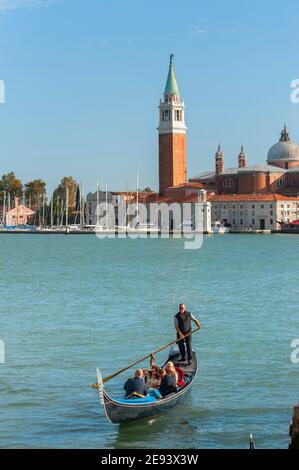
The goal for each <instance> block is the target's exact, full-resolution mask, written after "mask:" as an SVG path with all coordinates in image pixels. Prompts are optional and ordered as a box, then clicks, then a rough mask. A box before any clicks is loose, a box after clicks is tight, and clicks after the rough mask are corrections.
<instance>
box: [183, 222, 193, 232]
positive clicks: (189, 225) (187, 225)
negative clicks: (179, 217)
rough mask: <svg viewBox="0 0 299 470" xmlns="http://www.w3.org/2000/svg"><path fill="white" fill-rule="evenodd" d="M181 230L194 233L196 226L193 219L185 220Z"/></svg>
mask: <svg viewBox="0 0 299 470" xmlns="http://www.w3.org/2000/svg"><path fill="white" fill-rule="evenodd" d="M180 229H181V230H182V231H183V232H193V231H194V225H193V221H192V219H185V220H183V223H181V224H180Z"/></svg>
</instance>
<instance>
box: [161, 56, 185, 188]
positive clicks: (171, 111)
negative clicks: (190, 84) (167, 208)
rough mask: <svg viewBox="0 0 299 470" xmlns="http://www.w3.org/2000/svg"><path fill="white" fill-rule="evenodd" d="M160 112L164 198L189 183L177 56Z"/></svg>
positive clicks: (169, 73)
mask: <svg viewBox="0 0 299 470" xmlns="http://www.w3.org/2000/svg"><path fill="white" fill-rule="evenodd" d="M159 110H160V122H159V127H158V131H159V193H160V195H164V194H165V190H166V189H167V188H169V187H171V186H176V185H178V184H181V183H185V182H186V130H187V127H186V125H185V105H184V102H183V101H181V98H180V92H179V88H178V85H177V81H176V77H175V73H174V68H173V55H171V56H170V65H169V72H168V77H167V82H166V87H165V91H164V101H162V100H161V101H160V106H159Z"/></svg>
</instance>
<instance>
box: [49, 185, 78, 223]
mask: <svg viewBox="0 0 299 470" xmlns="http://www.w3.org/2000/svg"><path fill="white" fill-rule="evenodd" d="M67 189H68V198H69V204H68V206H69V207H68V216H69V223H73V222H74V219H75V212H76V195H77V189H78V183H77V181H76V180H75V179H74V178H73V177H72V176H64V177H63V178H62V180H61V181H60V184H59V186H58V187H57V188H56V189H55V191H54V193H53V210H54V213H55V214H57V219H61V217H62V219H63V220H64V221H65V218H66V198H67ZM57 223H58V222H57Z"/></svg>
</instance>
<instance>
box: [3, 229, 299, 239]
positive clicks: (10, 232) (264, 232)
mask: <svg viewBox="0 0 299 470" xmlns="http://www.w3.org/2000/svg"><path fill="white" fill-rule="evenodd" d="M202 233H203V235H215V236H224V235H277V234H280V235H290V234H292V235H299V230H296V231H295V230H289V231H283V232H282V231H280V230H230V231H229V232H228V233H226V234H213V233H212V232H181V231H180V230H177V231H174V230H171V231H159V232H150V231H146V230H145V231H139V230H130V231H129V232H125V231H123V232H122V231H119V232H118V231H117V230H105V231H102V232H93V231H91V230H74V231H71V232H68V233H66V231H65V230H31V231H30V230H0V235H115V236H116V237H117V238H118V237H119V238H122V237H124V236H130V235H147V236H151V238H154V237H157V238H158V237H163V235H166V234H169V235H170V236H173V235H179V234H180V235H184V234H185V235H190V234H202Z"/></svg>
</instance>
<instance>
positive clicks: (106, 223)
mask: <svg viewBox="0 0 299 470" xmlns="http://www.w3.org/2000/svg"><path fill="white" fill-rule="evenodd" d="M105 225H106V228H108V186H107V184H106V221H105Z"/></svg>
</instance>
